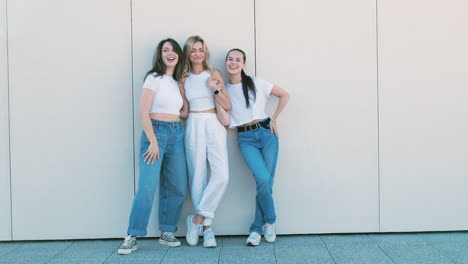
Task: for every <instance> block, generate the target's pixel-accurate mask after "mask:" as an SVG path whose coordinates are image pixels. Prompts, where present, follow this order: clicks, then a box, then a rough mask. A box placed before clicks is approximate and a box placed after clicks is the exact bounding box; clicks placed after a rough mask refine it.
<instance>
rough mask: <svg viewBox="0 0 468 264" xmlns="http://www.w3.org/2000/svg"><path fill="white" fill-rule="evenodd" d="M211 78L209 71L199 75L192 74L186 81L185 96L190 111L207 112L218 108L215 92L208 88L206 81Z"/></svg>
mask: <svg viewBox="0 0 468 264" xmlns="http://www.w3.org/2000/svg"><path fill="white" fill-rule="evenodd" d="M210 77H211V74H210V73H209V72H208V71H203V72H201V73H199V74H193V73H190V75H189V76H188V77H187V79H186V80H185V85H184V87H185V96H186V97H187V101H188V102H189V106H190V110H193V111H205V110H209V109H213V108H215V107H216V105H215V101H214V95H213V92H212V91H211V89H210V88H208V87H207V86H206V81H207V80H208V78H210Z"/></svg>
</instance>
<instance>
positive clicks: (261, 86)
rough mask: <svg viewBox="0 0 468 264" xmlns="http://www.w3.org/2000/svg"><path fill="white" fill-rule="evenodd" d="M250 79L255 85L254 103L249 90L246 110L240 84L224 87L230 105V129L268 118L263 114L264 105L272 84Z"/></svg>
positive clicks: (256, 78)
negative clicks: (248, 104)
mask: <svg viewBox="0 0 468 264" xmlns="http://www.w3.org/2000/svg"><path fill="white" fill-rule="evenodd" d="M252 79H253V81H254V83H255V91H256V99H255V101H254V97H253V94H252V92H251V91H250V90H249V101H250V107H249V108H247V106H246V104H245V98H244V92H243V91H242V83H237V84H229V83H228V84H227V86H226V89H227V90H228V93H229V97H230V99H231V104H232V108H231V110H230V112H229V113H230V114H231V122H230V123H229V127H230V128H235V127H238V126H240V125H243V124H246V123H249V122H251V121H253V120H256V119H265V118H267V117H268V116H267V115H266V114H265V105H266V102H267V99H268V97H269V96H270V93H271V90H272V89H273V84H271V83H269V82H267V81H265V80H263V79H261V78H258V77H253V76H252Z"/></svg>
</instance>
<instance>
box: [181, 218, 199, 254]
mask: <svg viewBox="0 0 468 264" xmlns="http://www.w3.org/2000/svg"><path fill="white" fill-rule="evenodd" d="M193 217H195V216H194V215H189V216H187V221H186V222H187V234H186V235H185V239H186V240H187V244H189V245H190V246H196V245H197V244H198V237H199V236H200V234H201V229H202V225H197V224H195V223H194V222H193Z"/></svg>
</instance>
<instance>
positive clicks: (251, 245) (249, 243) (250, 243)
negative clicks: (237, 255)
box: [247, 241, 260, 247]
mask: <svg viewBox="0 0 468 264" xmlns="http://www.w3.org/2000/svg"><path fill="white" fill-rule="evenodd" d="M258 245H260V243H258V244H255V243H252V242H250V241H249V242H247V246H249V247H256V246H258Z"/></svg>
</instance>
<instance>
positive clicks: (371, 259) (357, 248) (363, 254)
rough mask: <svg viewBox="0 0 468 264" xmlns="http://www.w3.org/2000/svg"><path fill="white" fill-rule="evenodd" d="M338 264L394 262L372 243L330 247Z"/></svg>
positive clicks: (383, 263) (386, 263)
mask: <svg viewBox="0 0 468 264" xmlns="http://www.w3.org/2000/svg"><path fill="white" fill-rule="evenodd" d="M327 247H328V251H329V252H330V254H331V255H332V257H333V259H334V260H335V262H336V263H337V264H391V263H393V262H392V260H391V259H390V258H389V257H388V256H387V255H386V254H385V252H383V251H382V250H381V249H380V248H379V246H377V245H376V244H370V243H367V244H365V243H356V244H351V243H350V244H346V245H345V244H339V245H338V244H334V245H328V246H327Z"/></svg>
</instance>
